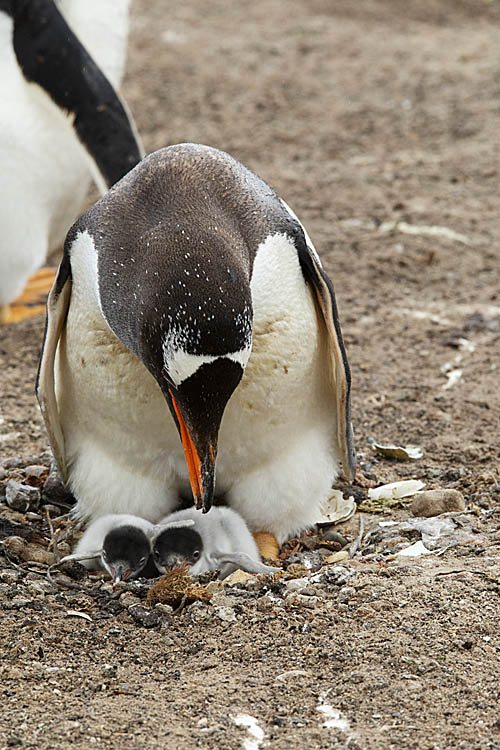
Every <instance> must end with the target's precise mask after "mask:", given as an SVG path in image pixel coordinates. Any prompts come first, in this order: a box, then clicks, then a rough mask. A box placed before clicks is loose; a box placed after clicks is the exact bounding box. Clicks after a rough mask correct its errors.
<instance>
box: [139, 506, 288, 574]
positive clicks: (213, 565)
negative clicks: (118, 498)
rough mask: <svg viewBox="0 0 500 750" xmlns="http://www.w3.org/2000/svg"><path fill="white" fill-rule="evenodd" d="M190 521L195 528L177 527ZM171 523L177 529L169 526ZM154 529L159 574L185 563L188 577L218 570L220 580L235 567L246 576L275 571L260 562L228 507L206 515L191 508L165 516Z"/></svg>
mask: <svg viewBox="0 0 500 750" xmlns="http://www.w3.org/2000/svg"><path fill="white" fill-rule="evenodd" d="M189 522H191V523H193V522H194V525H192V526H190V527H182V526H181V525H180V524H181V523H189ZM174 523H175V524H176V527H174V526H173V525H172V524H174ZM156 529H157V531H158V533H157V536H156V537H155V538H154V540H153V559H154V562H155V565H156V567H157V568H158V570H159V571H160V572H161V573H165V572H166V568H174V567H176V566H178V565H182V564H183V563H186V562H187V563H188V564H189V566H190V568H189V572H190V574H191V575H199V574H200V573H205V572H207V571H208V570H218V569H220V571H221V575H220V577H221V578H226V576H228V575H229V574H230V573H232V572H233V571H234V570H237V569H238V568H241V569H243V570H246V571H248V572H249V573H269V572H274V571H275V570H276V568H270V567H269V566H267V565H264V564H263V563H262V562H261V558H260V554H259V550H258V548H257V545H256V543H255V541H254V539H253V536H252V534H251V533H250V531H249V530H248V526H247V525H246V523H245V521H244V520H243V518H242V517H241V516H240V515H239V514H238V513H235V511H233V510H231V509H230V508H225V507H220V506H213V507H212V508H211V509H210V511H209V512H208V513H201V512H200V511H199V510H197V509H196V507H195V506H193V507H192V508H186V509H185V510H179V511H177V512H176V513H171V514H170V515H169V516H166V517H165V518H164V519H162V521H160V523H159V524H158V525H157V526H156Z"/></svg>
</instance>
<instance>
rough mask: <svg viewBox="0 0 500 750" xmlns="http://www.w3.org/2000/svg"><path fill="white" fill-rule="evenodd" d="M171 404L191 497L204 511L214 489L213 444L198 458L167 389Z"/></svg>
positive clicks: (208, 504) (176, 406)
mask: <svg viewBox="0 0 500 750" xmlns="http://www.w3.org/2000/svg"><path fill="white" fill-rule="evenodd" d="M169 392H170V397H171V399H172V404H173V407H174V411H175V416H176V417H177V422H178V424H179V431H180V434H181V440H182V447H183V449H184V458H185V459H186V464H187V468H188V473H189V482H190V484H191V489H192V491H193V497H194V500H195V503H196V507H197V508H203V510H204V512H207V511H208V510H210V507H211V505H212V497H213V490H214V472H215V451H214V448H213V445H212V444H210V445H209V451H208V454H207V457H206V458H205V460H204V461H202V460H201V459H200V456H199V454H198V451H197V449H196V446H195V444H194V443H193V440H192V438H191V435H190V434H189V430H188V428H187V427H186V423H185V422H184V418H183V416H182V414H181V410H180V409H179V406H178V405H177V402H176V400H175V398H174V396H173V394H172V391H171V390H169Z"/></svg>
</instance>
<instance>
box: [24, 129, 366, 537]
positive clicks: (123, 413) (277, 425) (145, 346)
mask: <svg viewBox="0 0 500 750" xmlns="http://www.w3.org/2000/svg"><path fill="white" fill-rule="evenodd" d="M47 307H48V324H47V332H46V337H45V343H44V350H43V355H42V360H41V365H40V372H39V382H38V398H39V402H40V405H41V409H42V412H43V415H44V418H45V422H46V426H47V429H48V432H49V436H50V439H51V442H52V447H53V451H54V455H55V458H56V461H57V464H58V466H59V469H60V471H61V474H62V477H63V479H64V480H65V481H66V482H67V483H68V485H69V487H70V488H71V490H72V492H73V493H74V495H75V497H76V498H77V499H78V503H77V507H76V512H77V515H79V516H81V517H86V518H95V517H97V516H99V515H102V514H105V513H116V512H121V513H133V514H138V515H142V516H144V517H146V518H148V519H149V520H151V521H154V522H156V521H158V520H159V518H161V517H162V516H164V515H165V514H166V513H167V512H169V511H170V510H172V509H173V508H175V506H176V505H177V502H178V496H179V495H184V494H185V493H186V491H187V490H188V489H189V485H190V486H191V489H192V493H193V496H194V499H195V502H196V504H197V505H198V506H199V507H203V509H204V510H205V511H207V510H209V508H210V506H211V503H212V499H213V495H214V487H215V467H216V463H217V493H218V495H224V496H225V499H226V502H227V504H228V505H229V506H230V507H232V508H233V509H234V510H236V511H237V512H239V513H240V514H241V515H242V516H243V518H244V519H245V521H246V523H247V524H248V526H249V528H250V530H251V531H252V532H262V531H264V532H270V533H272V534H274V535H275V536H276V537H277V539H278V541H279V542H280V543H281V542H282V541H284V540H285V539H286V538H287V537H289V536H290V535H291V534H293V533H296V532H298V531H300V530H302V529H304V528H306V527H308V526H310V525H312V523H314V519H315V518H316V517H317V513H318V508H319V506H320V504H321V502H322V501H324V500H325V499H326V498H327V497H328V496H329V493H330V488H331V485H332V481H333V480H334V479H335V477H336V476H337V474H338V472H339V471H340V470H341V469H343V471H344V474H345V475H346V476H347V477H349V478H351V477H352V475H353V471H354V466H355V458H354V450H353V438H352V428H351V421H350V398H349V392H350V374H349V367H348V363H347V357H346V354H345V351H344V345H343V343H342V335H341V331H340V324H339V320H338V315H337V308H336V304H335V297H334V292H333V287H332V284H331V282H330V280H329V279H328V277H327V276H326V274H325V272H324V271H323V269H322V267H321V263H320V261H319V258H318V256H317V254H316V251H315V250H314V248H313V245H312V243H311V241H310V239H309V238H308V235H307V234H306V232H305V230H304V229H303V228H302V226H301V224H300V223H299V221H298V219H297V218H296V217H295V215H294V214H293V213H292V211H291V210H290V209H289V208H288V207H287V205H286V204H285V203H284V202H283V201H282V200H280V198H279V197H278V195H277V194H276V193H275V192H274V191H273V190H272V189H271V188H270V187H269V186H268V185H266V184H265V183H264V182H263V181H262V180H261V179H259V178H258V177H257V176H256V175H254V174H253V173H252V172H250V171H249V170H248V169H246V168H245V167H244V166H243V165H242V164H240V163H238V162H237V161H235V160H234V159H233V158H232V157H230V156H229V155H228V154H225V153H223V152H221V151H218V150H216V149H214V148H209V147H206V146H201V145H194V144H181V145H177V146H170V147H169V148H165V149H162V150H160V151H157V152H155V153H153V154H151V155H150V156H148V157H146V158H145V159H144V160H143V161H142V162H140V163H139V164H138V165H137V167H135V168H134V169H133V170H132V171H131V172H130V173H129V174H128V175H126V176H125V177H124V178H123V179H122V180H120V182H119V183H117V184H116V185H115V186H114V187H113V188H112V189H111V190H110V191H109V192H108V193H107V194H106V195H105V196H104V197H103V198H101V200H100V201H98V202H97V203H96V204H95V206H94V207H93V208H91V209H90V211H88V212H87V213H86V214H84V216H82V217H81V219H80V220H79V221H78V222H77V223H76V224H75V225H74V226H73V227H72V229H71V231H70V232H69V234H68V237H67V239H66V244H65V250H64V258H63V261H62V263H61V266H60V268H59V272H58V276H57V278H56V281H55V283H54V286H53V289H52V291H51V294H50V296H49V300H48V305H47ZM223 415H224V417H223ZM179 437H180V439H179Z"/></svg>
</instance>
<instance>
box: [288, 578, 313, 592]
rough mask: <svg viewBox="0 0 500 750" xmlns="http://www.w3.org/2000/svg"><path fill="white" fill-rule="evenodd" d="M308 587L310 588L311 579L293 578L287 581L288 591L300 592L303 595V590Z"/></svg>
mask: <svg viewBox="0 0 500 750" xmlns="http://www.w3.org/2000/svg"><path fill="white" fill-rule="evenodd" d="M307 586H309V578H292V579H291V580H290V581H285V588H286V590H287V591H300V592H302V593H303V589H304V588H306V587H307Z"/></svg>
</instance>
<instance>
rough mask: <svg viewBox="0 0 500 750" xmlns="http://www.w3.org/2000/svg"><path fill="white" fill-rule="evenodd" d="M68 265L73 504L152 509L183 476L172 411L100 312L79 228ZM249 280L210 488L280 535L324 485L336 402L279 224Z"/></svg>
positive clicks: (61, 391) (319, 334) (169, 504)
mask: <svg viewBox="0 0 500 750" xmlns="http://www.w3.org/2000/svg"><path fill="white" fill-rule="evenodd" d="M72 273H73V279H74V284H73V292H72V297H71V305H70V311H69V314H68V320H67V327H66V333H65V335H64V336H63V338H62V339H61V343H60V352H59V358H58V360H59V361H58V368H59V377H58V378H57V393H58V403H59V410H60V414H61V420H62V426H63V432H64V436H65V441H66V453H67V455H68V464H69V467H70V476H71V485H72V489H73V491H74V492H75V494H76V496H77V497H78V500H79V504H78V511H79V513H80V514H81V515H84V516H87V515H90V516H93V517H95V516H97V515H102V514H105V513H116V512H121V513H137V514H139V515H142V516H144V517H146V518H148V519H149V520H152V521H157V520H158V519H159V518H160V517H161V516H162V515H164V514H165V513H167V512H169V511H170V510H171V509H173V508H174V507H175V503H176V500H177V492H178V491H179V490H181V489H182V490H184V491H186V490H187V488H188V486H189V485H188V478H187V469H186V466H185V462H184V456H183V451H182V446H181V442H180V439H179V436H178V433H177V430H176V428H175V425H174V421H173V419H172V417H171V415H170V411H169V409H168V406H167V404H166V402H165V400H164V398H163V396H162V394H161V391H160V389H159V387H158V385H157V384H156V382H155V381H154V379H153V377H152V376H151V375H150V374H149V372H148V371H147V370H146V368H145V367H144V365H143V364H142V363H141V362H140V361H139V360H138V359H137V358H136V357H135V356H134V355H133V354H131V353H130V352H129V351H128V350H127V349H126V348H125V347H124V346H123V345H122V344H121V343H120V342H119V341H118V339H117V338H116V337H115V336H114V334H113V333H112V332H111V331H110V329H109V327H108V326H107V324H106V322H105V321H104V319H103V316H102V313H101V310H100V305H99V297H98V292H97V283H96V255H95V250H94V247H93V243H92V240H91V238H90V237H89V235H87V234H83V235H81V236H80V237H79V238H78V239H77V240H76V242H75V244H74V245H73V249H72ZM251 291H252V300H253V308H254V320H253V343H252V352H251V355H250V359H249V361H248V364H247V368H246V371H245V374H244V376H243V379H242V381H241V383H240V385H239V386H238V388H237V389H236V391H235V393H234V394H233V396H232V397H231V399H230V401H229V404H228V406H227V408H226V411H225V414H224V417H223V420H222V425H221V430H220V435H219V453H218V462H217V479H216V493H225V494H227V498H228V501H229V503H230V504H231V505H232V506H233V507H234V508H235V510H238V511H239V512H240V513H241V515H242V516H243V517H244V518H245V520H246V521H247V523H248V524H249V526H250V528H251V529H252V530H258V529H259V528H264V529H266V530H269V531H273V532H274V533H275V534H276V535H277V536H278V538H279V539H280V540H283V539H285V538H286V537H287V536H289V534H291V533H293V532H294V531H296V530H298V529H299V528H304V527H305V526H307V525H308V524H309V523H311V520H310V519H311V517H312V516H313V515H314V512H315V511H316V510H317V505H318V504H319V502H320V501H321V500H323V499H324V498H325V497H326V496H327V494H328V491H329V488H330V486H331V481H332V479H333V476H334V474H335V471H336V461H337V457H336V456H335V455H334V454H333V445H334V440H333V435H334V433H335V412H334V409H333V407H332V408H329V403H330V401H329V398H330V397H329V395H328V384H327V374H326V367H325V366H324V362H325V352H324V346H325V342H324V339H325V336H324V332H323V329H322V324H321V323H320V321H319V319H318V316H317V313H316V308H315V305H314V302H313V300H312V297H311V293H310V290H309V288H308V287H307V286H306V285H305V283H304V280H303V276H302V273H301V270H300V267H299V263H298V260H297V254H296V251H295V248H294V247H293V245H292V244H291V240H289V239H288V238H287V237H285V236H284V235H274V236H272V237H269V238H268V239H267V240H266V241H265V242H263V243H262V244H261V246H260V247H259V250H258V252H257V256H256V259H255V263H254V269H253V275H252V281H251ZM308 519H309V520H308Z"/></svg>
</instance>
